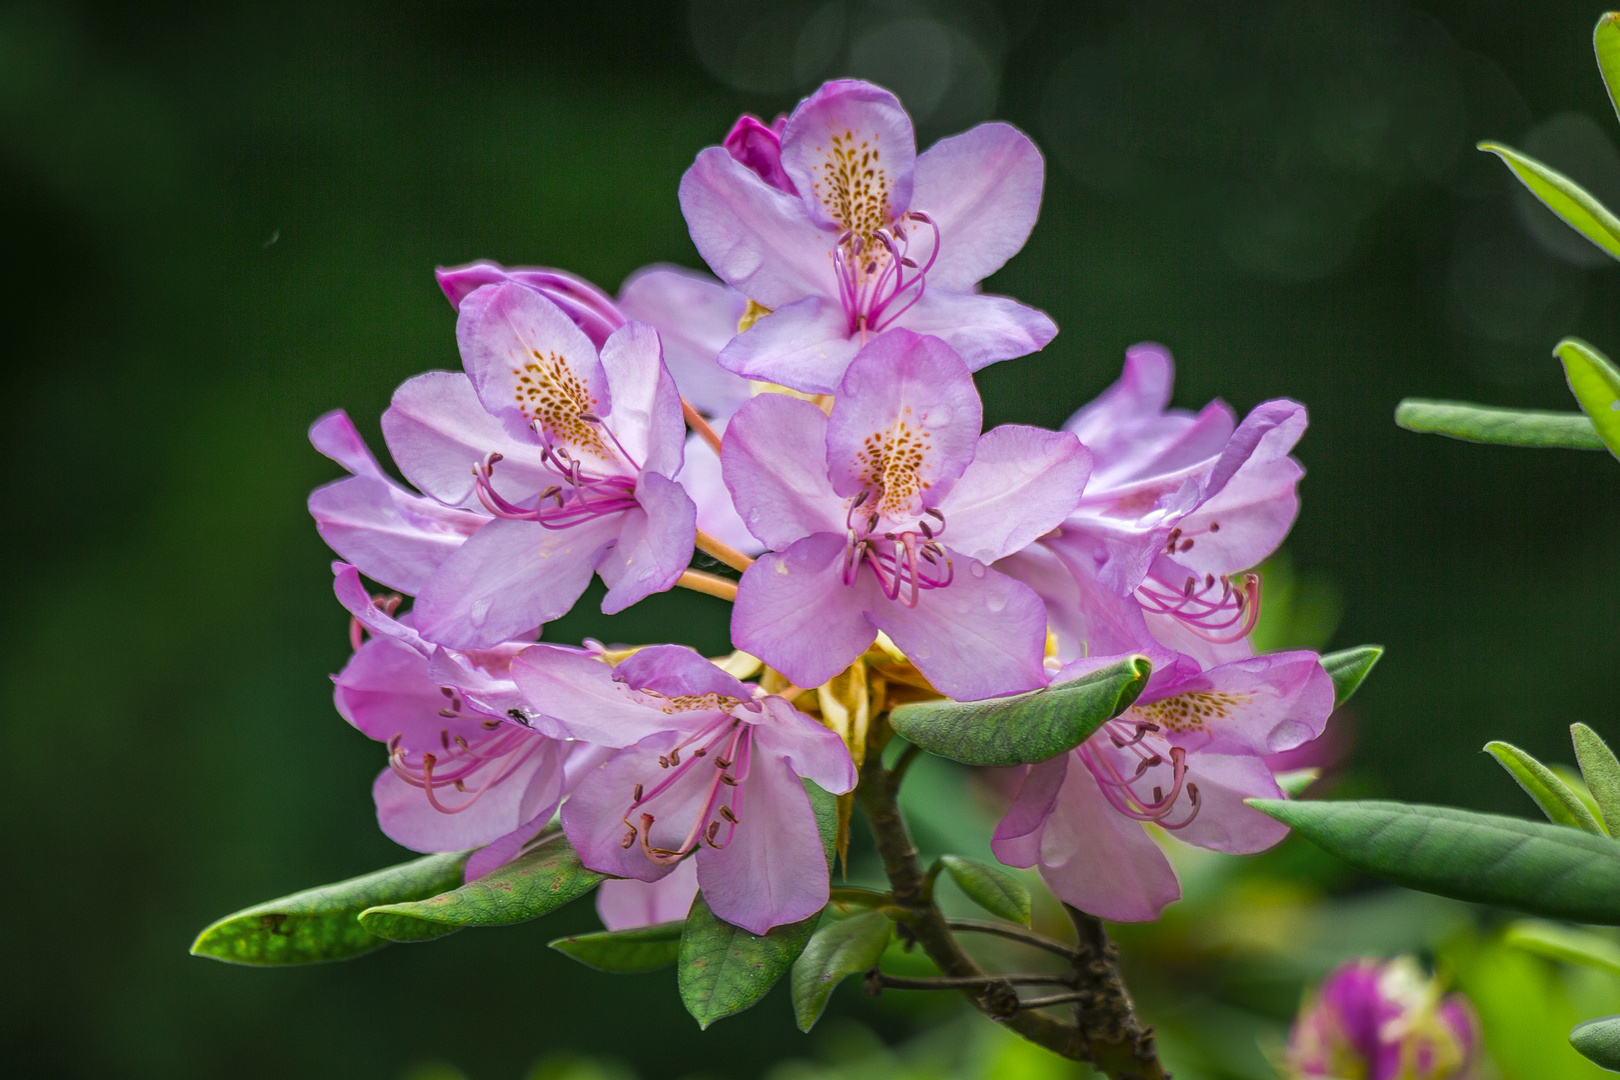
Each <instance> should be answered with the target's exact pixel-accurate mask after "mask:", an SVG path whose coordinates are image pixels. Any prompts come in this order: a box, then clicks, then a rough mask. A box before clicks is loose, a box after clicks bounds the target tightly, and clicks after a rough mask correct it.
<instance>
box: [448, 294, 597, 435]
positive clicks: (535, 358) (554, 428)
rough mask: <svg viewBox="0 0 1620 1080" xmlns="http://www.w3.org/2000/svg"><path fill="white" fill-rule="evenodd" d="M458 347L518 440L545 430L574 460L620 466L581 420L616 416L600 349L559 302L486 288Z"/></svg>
mask: <svg viewBox="0 0 1620 1080" xmlns="http://www.w3.org/2000/svg"><path fill="white" fill-rule="evenodd" d="M456 342H457V344H458V345H459V346H460V348H461V361H462V363H463V364H464V365H465V366H466V368H467V375H468V376H469V377H470V378H471V379H472V383H473V389H475V390H476V391H478V400H479V401H480V402H481V403H482V404H483V406H484V408H485V409H486V410H487V411H488V412H489V413H490V414H492V415H493V416H495V417H496V418H497V419H499V420H500V421H501V422H502V424H504V425H505V428H506V431H507V433H508V434H509V435H511V436H512V437H513V438H516V439H520V440H521V439H527V438H536V437H535V436H534V435H533V432H532V430H531V426H530V425H531V424H533V425H538V427H539V430H540V431H541V432H542V433H544V437H546V438H549V439H550V440H551V441H552V442H554V443H556V444H558V445H561V446H564V447H566V448H567V449H568V450H569V452H570V453H572V454H573V455H574V456H575V457H580V458H584V459H586V460H591V461H596V462H599V463H602V464H611V463H613V462H614V461H615V460H616V456H615V454H614V453H613V451H612V450H611V449H610V448H609V447H608V445H607V444H606V443H604V441H603V439H602V436H601V434H600V433H599V432H598V431H597V430H596V427H595V425H593V424H591V423H589V422H588V421H586V420H583V419H581V418H580V417H581V415H582V414H584V415H593V416H606V415H608V414H609V413H611V412H612V411H613V401H612V398H611V396H610V390H609V387H608V383H607V378H606V375H605V373H604V372H603V370H602V362H601V360H600V359H598V357H597V353H596V346H595V345H592V344H591V339H590V338H588V337H586V336H585V335H584V333H583V332H581V331H580V329H579V327H577V326H575V325H574V322H573V320H571V319H570V318H569V317H568V316H567V315H565V314H563V311H562V309H561V308H559V307H558V306H557V305H556V304H554V303H552V302H551V301H550V300H547V299H546V298H545V297H543V296H541V295H540V294H539V293H537V292H535V291H533V290H532V289H527V288H524V287H523V286H522V285H518V284H516V283H514V282H506V283H505V284H502V285H494V286H490V287H487V288H483V289H479V290H478V291H476V292H474V293H473V294H472V295H471V296H469V297H467V298H466V299H465V300H463V301H462V302H461V314H460V316H459V317H458V318H457V320H456Z"/></svg>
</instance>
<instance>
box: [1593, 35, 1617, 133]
mask: <svg viewBox="0 0 1620 1080" xmlns="http://www.w3.org/2000/svg"><path fill="white" fill-rule="evenodd" d="M1592 49H1593V51H1594V52H1596V53H1597V62H1598V70H1599V71H1601V72H1602V73H1603V85H1604V86H1605V87H1607V88H1608V91H1609V104H1610V105H1613V106H1614V109H1615V114H1616V115H1617V116H1620V97H1617V96H1616V94H1617V93H1620V12H1614V11H1611V12H1609V13H1608V14H1606V15H1604V16H1602V17H1601V18H1599V19H1598V21H1597V27H1596V28H1595V29H1594V30H1593V31H1592Z"/></svg>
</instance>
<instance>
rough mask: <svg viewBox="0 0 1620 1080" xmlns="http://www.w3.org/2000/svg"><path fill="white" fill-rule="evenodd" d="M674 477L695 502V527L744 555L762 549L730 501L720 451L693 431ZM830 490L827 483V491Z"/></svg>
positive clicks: (755, 552) (761, 545)
mask: <svg viewBox="0 0 1620 1080" xmlns="http://www.w3.org/2000/svg"><path fill="white" fill-rule="evenodd" d="M817 411H818V412H819V411H820V410H817ZM675 479H676V480H677V481H679V482H680V485H681V487H683V488H685V489H686V493H687V494H688V495H690V496H691V497H692V501H693V502H694V503H696V504H697V527H698V528H700V529H702V530H703V531H704V532H705V533H708V534H709V535H710V536H712V537H714V538H715V539H716V540H719V541H720V542H721V543H722V544H726V545H729V546H730V547H733V548H735V549H737V550H738V551H740V552H742V553H743V554H744V555H758V554H759V553H760V552H761V551H764V550H765V546H764V545H763V544H761V543H760V542H759V540H757V539H756V538H755V537H754V534H753V533H751V532H749V531H748V526H747V525H745V524H743V519H742V516H741V515H740V514H738V513H737V508H736V506H735V505H734V504H733V503H732V501H731V492H730V490H728V489H727V488H726V481H725V476H724V474H723V473H722V471H721V468H720V455H719V454H716V453H715V452H714V450H713V449H711V448H710V446H709V444H708V443H707V442H705V441H703V439H702V438H700V437H698V436H696V435H693V436H690V437H689V438H688V439H687V440H686V460H685V461H684V463H683V464H682V465H681V471H680V472H679V473H678V474H677V475H676V477H675ZM831 490H832V488H831V486H830V485H829V486H828V491H829V492H830V491H831Z"/></svg>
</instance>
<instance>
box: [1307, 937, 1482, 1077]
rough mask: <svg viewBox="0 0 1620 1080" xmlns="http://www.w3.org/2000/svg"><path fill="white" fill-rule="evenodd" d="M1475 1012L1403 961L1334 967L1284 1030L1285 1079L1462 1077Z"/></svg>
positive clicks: (1474, 1063) (1475, 1044)
mask: <svg viewBox="0 0 1620 1080" xmlns="http://www.w3.org/2000/svg"><path fill="white" fill-rule="evenodd" d="M1481 1034H1482V1033H1481V1031H1480V1025H1479V1015H1478V1014H1477V1013H1476V1012H1475V1011H1474V1006H1473V1003H1472V1002H1470V1001H1469V1000H1468V998H1466V997H1464V996H1463V995H1462V994H1458V993H1451V994H1442V993H1441V990H1440V986H1439V982H1438V980H1436V979H1431V978H1429V977H1427V976H1425V975H1424V974H1423V972H1422V970H1421V969H1420V968H1419V967H1418V966H1417V963H1416V962H1415V961H1414V960H1412V959H1411V958H1410V957H1405V956H1402V957H1397V958H1396V959H1394V960H1375V959H1371V958H1364V959H1360V960H1351V961H1349V962H1347V963H1344V964H1341V965H1339V966H1338V967H1337V968H1335V969H1334V970H1333V972H1332V973H1331V974H1329V975H1328V977H1327V978H1326V979H1324V980H1323V981H1322V985H1321V986H1320V987H1318V988H1317V989H1316V991H1315V992H1314V993H1313V994H1311V995H1310V996H1309V997H1307V998H1306V1001H1305V1003H1304V1005H1303V1006H1302V1007H1301V1008H1300V1011H1299V1015H1298V1016H1297V1017H1296V1018H1295V1020H1294V1026H1293V1029H1292V1030H1291V1031H1290V1032H1289V1037H1288V1051H1287V1056H1286V1059H1285V1060H1286V1066H1287V1069H1288V1074H1287V1075H1288V1078H1289V1080H1337V1078H1340V1077H1350V1076H1354V1077H1365V1078H1366V1080H1470V1078H1471V1077H1474V1076H1477V1075H1478V1066H1479V1064H1480V1059H1481V1058H1482V1056H1483V1054H1482V1047H1481V1042H1482V1037H1481Z"/></svg>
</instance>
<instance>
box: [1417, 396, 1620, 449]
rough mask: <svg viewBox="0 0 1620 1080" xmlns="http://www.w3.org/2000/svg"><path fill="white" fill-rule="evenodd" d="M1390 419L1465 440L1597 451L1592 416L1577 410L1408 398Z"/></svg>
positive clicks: (1600, 442) (1599, 443) (1600, 445)
mask: <svg viewBox="0 0 1620 1080" xmlns="http://www.w3.org/2000/svg"><path fill="white" fill-rule="evenodd" d="M1395 422H1396V423H1397V424H1399V425H1400V426H1401V427H1403V428H1405V429H1406V430H1408V431H1420V432H1423V433H1425V434H1429V435H1445V436H1447V437H1448V438H1452V439H1462V440H1463V441H1465V442H1477V443H1499V444H1502V445H1505V446H1536V447H1560V448H1562V449H1566V450H1602V449H1603V440H1602V439H1601V438H1600V437H1599V436H1598V433H1597V428H1595V427H1593V426H1592V418H1591V417H1589V416H1587V415H1586V414H1585V413H1578V412H1541V411H1539V410H1534V409H1498V408H1494V407H1492V406H1489V405H1468V404H1465V403H1463V402H1460V401H1429V400H1427V399H1424V398H1407V399H1406V400H1405V401H1403V402H1401V403H1400V404H1399V405H1397V406H1396V407H1395Z"/></svg>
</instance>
